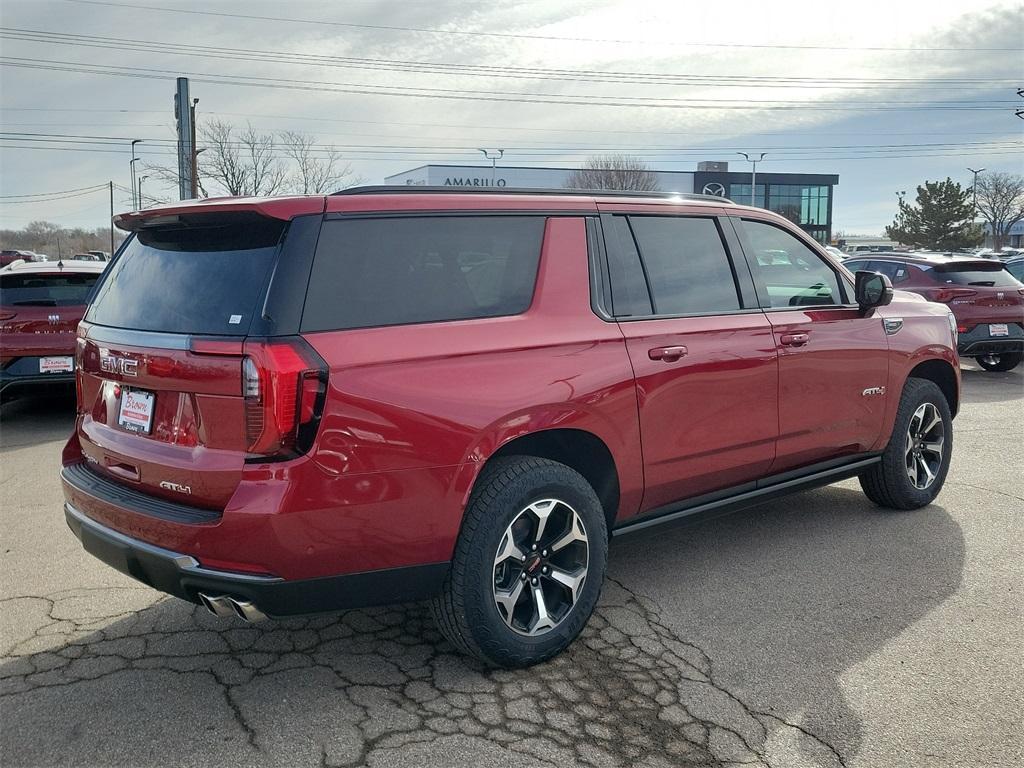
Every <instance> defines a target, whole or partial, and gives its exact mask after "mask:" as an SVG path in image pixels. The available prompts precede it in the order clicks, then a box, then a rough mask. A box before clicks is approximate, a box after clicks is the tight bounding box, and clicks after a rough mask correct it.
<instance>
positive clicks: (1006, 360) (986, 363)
mask: <svg viewBox="0 0 1024 768" xmlns="http://www.w3.org/2000/svg"><path fill="white" fill-rule="evenodd" d="M1022 358H1024V353H1021V352H1002V353H1000V354H998V355H982V356H981V357H979V358H977V360H978V365H980V366H981V367H982V368H984V369H985V370H986V371H993V372H998V373H1003V372H1004V371H1012V370H1013V369H1014V368H1016V367H1017V366H1018V365H1020V361H1021V359H1022Z"/></svg>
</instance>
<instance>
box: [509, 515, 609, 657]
mask: <svg viewBox="0 0 1024 768" xmlns="http://www.w3.org/2000/svg"><path fill="white" fill-rule="evenodd" d="M589 557H590V542H589V541H588V540H587V530H586V527H585V526H584V524H583V519H582V518H581V517H580V516H579V514H578V513H577V512H576V510H574V509H573V508H572V507H571V506H569V504H567V503H565V502H564V501H561V500H560V499H542V500H540V501H535V502H533V503H532V504H530V505H528V506H527V507H526V508H524V509H522V510H521V511H520V512H519V513H518V514H517V515H516V516H515V517H514V518H513V519H512V522H511V523H510V524H509V526H508V528H506V529H505V533H504V535H503V536H502V538H501V543H500V544H499V545H498V551H497V553H496V554H495V557H494V583H493V589H494V604H495V605H496V606H497V608H498V613H499V614H500V615H501V618H502V619H503V620H504V622H505V624H506V625H508V627H509V628H510V629H512V631H514V632H516V633H518V634H520V635H526V636H528V637H534V636H537V635H542V634H544V633H546V632H550V631H551V630H553V629H554V628H555V627H557V626H558V625H559V624H561V623H562V621H563V620H564V619H565V618H566V617H567V616H568V615H569V613H570V612H571V611H572V609H573V607H574V606H575V605H576V601H577V600H578V598H579V596H580V592H581V591H582V589H583V584H584V582H585V581H586V578H587V566H588V564H589Z"/></svg>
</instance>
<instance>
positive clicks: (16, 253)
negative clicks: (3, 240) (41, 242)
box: [0, 248, 39, 268]
mask: <svg viewBox="0 0 1024 768" xmlns="http://www.w3.org/2000/svg"><path fill="white" fill-rule="evenodd" d="M38 256H39V254H38V253H34V252H32V251H23V250H17V249H14V248H5V249H4V250H2V251H0V268H2V267H6V266H7V265H8V264H13V263H14V262H16V261H37V260H38Z"/></svg>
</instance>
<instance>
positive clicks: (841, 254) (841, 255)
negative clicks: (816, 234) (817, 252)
mask: <svg viewBox="0 0 1024 768" xmlns="http://www.w3.org/2000/svg"><path fill="white" fill-rule="evenodd" d="M825 250H826V251H827V252H828V253H830V254H832V255H833V256H835V257H836V258H837V259H848V258H850V254H848V253H847V252H846V251H842V250H840V249H838V248H836V247H835V246H834V245H826V246H825Z"/></svg>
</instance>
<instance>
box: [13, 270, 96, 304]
mask: <svg viewBox="0 0 1024 768" xmlns="http://www.w3.org/2000/svg"><path fill="white" fill-rule="evenodd" d="M98 277H99V275H91V274H90V275H83V274H74V273H65V274H61V275H38V274H37V275H32V274H18V273H14V274H6V275H0V304H2V305H3V306H5V307H19V306H20V307H73V306H79V305H82V304H87V303H88V302H89V294H90V293H91V292H92V287H93V286H94V285H95V284H96V279H97V278H98Z"/></svg>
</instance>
